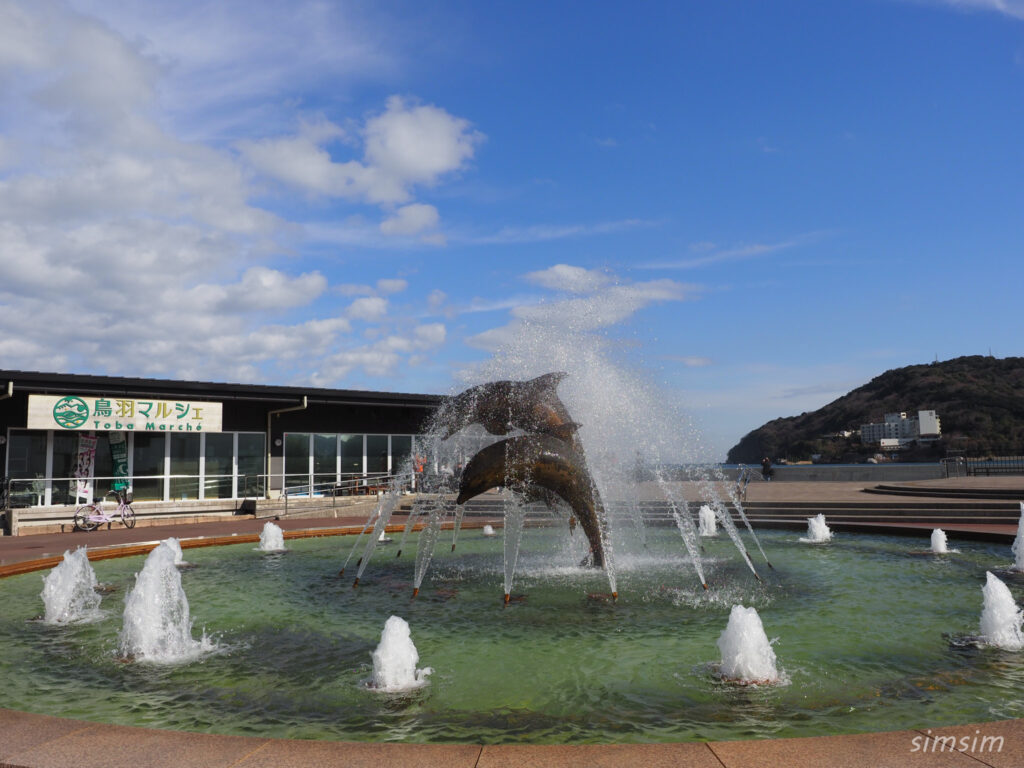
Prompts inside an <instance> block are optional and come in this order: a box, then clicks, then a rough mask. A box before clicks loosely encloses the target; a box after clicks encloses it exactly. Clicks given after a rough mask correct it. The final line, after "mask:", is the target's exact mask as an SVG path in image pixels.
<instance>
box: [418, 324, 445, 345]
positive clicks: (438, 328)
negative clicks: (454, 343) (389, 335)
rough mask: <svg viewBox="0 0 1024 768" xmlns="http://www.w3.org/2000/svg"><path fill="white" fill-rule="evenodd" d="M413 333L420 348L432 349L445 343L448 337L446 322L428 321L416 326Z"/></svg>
mask: <svg viewBox="0 0 1024 768" xmlns="http://www.w3.org/2000/svg"><path fill="white" fill-rule="evenodd" d="M413 335H414V336H415V338H416V340H417V342H418V346H419V348H420V349H430V348H433V347H439V346H441V345H442V344H444V342H445V339H446V338H447V337H448V331H447V329H446V328H445V326H444V323H427V324H426V325H418V326H416V327H415V328H414V329H413Z"/></svg>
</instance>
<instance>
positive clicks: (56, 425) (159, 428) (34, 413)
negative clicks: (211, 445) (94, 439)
mask: <svg viewBox="0 0 1024 768" xmlns="http://www.w3.org/2000/svg"><path fill="white" fill-rule="evenodd" d="M221 411H222V408H221V404H220V403H210V402H197V401H192V400H142V399H138V398H127V397H117V396H112V397H95V396H92V395H64V396H63V397H62V396H60V395H29V396H28V424H27V427H28V428H29V429H53V430H56V431H58V432H67V431H86V430H96V431H100V432H110V431H121V430H127V431H134V432H220V431H221Z"/></svg>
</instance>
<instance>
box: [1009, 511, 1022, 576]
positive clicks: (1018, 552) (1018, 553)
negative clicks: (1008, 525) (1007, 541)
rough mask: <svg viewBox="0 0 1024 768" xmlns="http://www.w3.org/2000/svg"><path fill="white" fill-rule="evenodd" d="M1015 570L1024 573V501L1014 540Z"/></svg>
mask: <svg viewBox="0 0 1024 768" xmlns="http://www.w3.org/2000/svg"><path fill="white" fill-rule="evenodd" d="M1012 551H1013V570H1015V571H1018V572H1021V573H1024V501H1022V502H1021V503H1020V521H1019V522H1018V523H1017V536H1016V537H1015V538H1014V540H1013V549H1012Z"/></svg>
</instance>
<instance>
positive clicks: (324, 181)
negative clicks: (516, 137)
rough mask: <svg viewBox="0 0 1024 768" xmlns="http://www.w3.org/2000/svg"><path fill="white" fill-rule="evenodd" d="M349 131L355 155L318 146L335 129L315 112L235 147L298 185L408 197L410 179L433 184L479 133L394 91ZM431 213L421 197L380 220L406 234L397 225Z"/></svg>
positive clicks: (387, 200)
mask: <svg viewBox="0 0 1024 768" xmlns="http://www.w3.org/2000/svg"><path fill="white" fill-rule="evenodd" d="M357 133H358V134H359V135H360V136H361V137H362V139H363V142H364V154H363V158H362V159H361V160H355V159H352V160H347V161H344V162H337V161H335V160H334V158H333V157H332V156H331V154H330V153H329V152H328V151H327V149H325V146H327V145H329V144H337V139H339V138H341V136H342V135H343V132H342V130H341V128H340V127H338V126H336V125H333V124H331V123H329V122H327V121H323V120H321V121H318V122H317V123H315V124H313V125H312V126H310V125H307V124H303V125H302V126H300V129H299V132H298V133H297V134H296V135H294V136H289V137H283V138H275V139H256V140H245V141H242V142H240V143H239V144H238V148H239V150H240V152H241V153H242V155H243V156H244V157H245V158H246V159H247V160H248V162H249V163H250V164H251V165H252V167H253V168H254V169H255V170H256V171H258V172H259V173H262V174H264V175H265V176H267V177H269V178H272V179H275V180H277V181H280V182H282V183H284V184H287V185H290V186H293V187H295V188H297V189H300V190H302V191H305V192H309V193H311V194H316V195H326V196H329V197H340V198H343V199H345V200H350V201H353V202H362V203H370V204H376V205H392V204H398V203H406V202H408V201H409V200H410V199H411V198H412V192H413V189H414V188H415V187H418V186H424V187H431V186H434V185H435V184H437V183H438V182H439V181H440V179H441V177H442V176H445V175H446V174H449V173H452V172H454V171H458V170H461V169H463V168H464V167H465V166H466V164H467V163H468V162H469V160H470V159H471V158H472V157H473V154H474V152H475V149H476V147H477V145H479V144H480V142H481V141H482V140H483V134H481V133H479V132H478V131H476V130H473V129H472V128H471V127H470V124H469V122H468V121H466V120H464V119H462V118H458V117H454V116H452V115H450V114H448V112H446V111H445V110H443V109H441V108H440V107H436V106H433V105H416V104H408V103H407V102H406V101H405V100H404V99H401V98H399V97H397V96H392V97H391V98H390V99H388V102H387V107H386V109H385V111H384V112H383V113H381V114H379V115H376V116H373V117H370V118H369V119H368V120H367V121H366V123H365V124H364V126H363V127H362V128H361V129H359V130H358V131H357ZM436 216H437V210H436V209H434V208H433V207H432V206H428V205H423V206H422V207H419V208H411V209H409V210H408V211H407V212H406V214H405V215H404V217H403V215H402V214H401V211H400V212H399V214H398V216H397V221H395V217H392V218H391V219H388V220H387V221H385V225H387V227H388V228H391V229H394V230H395V231H394V232H393V234H410V233H409V232H406V231H404V230H403V227H408V226H411V225H412V224H419V229H423V228H425V227H426V226H436V223H437V222H436V218H435V219H434V221H433V223H429V220H430V219H431V217H436ZM382 228H383V225H382ZM419 229H417V230H415V231H419ZM389 234H392V232H389Z"/></svg>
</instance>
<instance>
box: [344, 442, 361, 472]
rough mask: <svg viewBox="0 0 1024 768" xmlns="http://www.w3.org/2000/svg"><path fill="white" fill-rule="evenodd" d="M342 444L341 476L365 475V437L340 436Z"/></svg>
mask: <svg viewBox="0 0 1024 768" xmlns="http://www.w3.org/2000/svg"><path fill="white" fill-rule="evenodd" d="M339 438H340V442H341V476H342V477H344V476H345V475H361V474H363V436H362V435H339Z"/></svg>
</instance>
